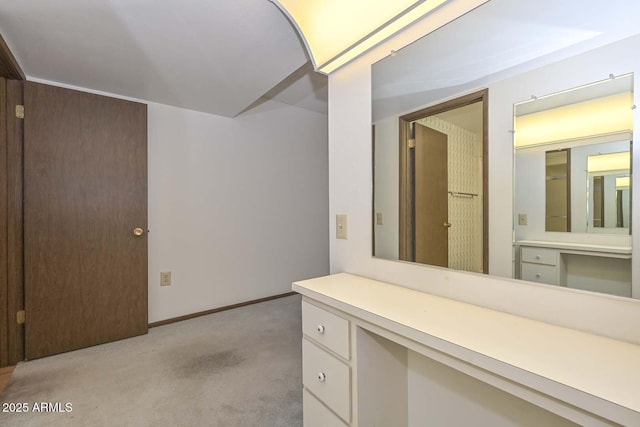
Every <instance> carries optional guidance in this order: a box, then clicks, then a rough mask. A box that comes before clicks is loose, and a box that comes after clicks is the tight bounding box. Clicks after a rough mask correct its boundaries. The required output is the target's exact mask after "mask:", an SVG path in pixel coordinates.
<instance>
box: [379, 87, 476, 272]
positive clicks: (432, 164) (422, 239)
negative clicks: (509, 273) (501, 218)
mask: <svg viewBox="0 0 640 427" xmlns="http://www.w3.org/2000/svg"><path fill="white" fill-rule="evenodd" d="M485 98H486V91H483V92H479V93H476V94H471V95H469V96H466V97H463V98H459V99H455V100H452V101H449V102H446V103H444V104H439V105H436V106H434V107H430V108H427V109H423V110H419V111H416V112H413V113H409V114H406V115H403V116H401V117H400V166H399V167H400V206H399V210H400V259H401V260H403V261H414V262H419V263H422V264H429V265H437V266H441V267H450V268H455V269H458V270H466V271H475V272H483V271H485V270H486V258H485V257H484V256H483V254H484V253H486V251H485V247H486V241H487V239H486V234H485V233H484V231H483V230H485V229H486V227H485V224H484V221H483V218H484V217H485V215H484V212H485V211H486V208H487V205H486V198H485V197H484V196H483V195H484V193H485V186H486V179H484V177H485V170H486V168H485V167H484V161H483V160H484V158H485V157H484V155H483V153H484V151H485V147H486V134H485V132H484V129H485V127H486V126H485V118H486V111H485V105H486V102H485ZM378 216H379V215H378V214H376V217H378Z"/></svg>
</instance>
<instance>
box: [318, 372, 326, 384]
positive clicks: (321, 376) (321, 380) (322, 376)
mask: <svg viewBox="0 0 640 427" xmlns="http://www.w3.org/2000/svg"><path fill="white" fill-rule="evenodd" d="M325 379H327V376H326V375H325V373H324V372H318V381H320V382H321V383H323V382H324V380H325Z"/></svg>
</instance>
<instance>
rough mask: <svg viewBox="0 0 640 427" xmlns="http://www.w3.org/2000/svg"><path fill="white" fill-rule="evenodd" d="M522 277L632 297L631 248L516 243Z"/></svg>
mask: <svg viewBox="0 0 640 427" xmlns="http://www.w3.org/2000/svg"><path fill="white" fill-rule="evenodd" d="M516 247H517V248H518V250H517V252H518V253H519V267H520V279H522V280H528V281H530V282H538V283H545V284H549V285H559V286H566V287H569V288H575V289H582V290H588V291H594V292H601V293H606V294H611V295H617V296H623V297H631V296H632V290H631V247H624V246H605V245H591V244H583V243H563V242H553V241H539V240H521V241H518V242H516Z"/></svg>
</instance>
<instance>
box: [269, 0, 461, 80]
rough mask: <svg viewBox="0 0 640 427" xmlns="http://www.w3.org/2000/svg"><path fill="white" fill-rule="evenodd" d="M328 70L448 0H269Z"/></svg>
mask: <svg viewBox="0 0 640 427" xmlns="http://www.w3.org/2000/svg"><path fill="white" fill-rule="evenodd" d="M270 1H271V2H272V3H274V4H275V5H276V6H278V7H279V8H280V9H281V10H282V12H284V14H285V15H287V16H288V17H289V19H290V20H291V22H292V23H293V24H294V25H295V26H296V27H297V29H298V32H299V34H300V36H301V37H302V39H303V41H304V43H305V45H306V47H307V51H308V52H309V55H310V56H311V61H312V62H313V66H314V68H315V69H316V71H319V72H321V73H324V74H329V73H331V72H332V71H334V70H336V69H338V68H339V67H341V66H343V65H345V64H346V63H348V62H349V61H351V60H352V59H355V58H356V57H358V56H359V55H361V54H362V53H364V52H366V51H367V50H369V49H371V48H372V47H374V46H376V45H377V44H378V43H380V42H382V41H384V40H386V39H387V38H389V37H391V36H392V35H394V34H396V33H397V32H398V31H400V30H402V29H403V28H405V27H406V26H408V25H409V24H411V23H413V22H415V21H416V20H418V19H420V18H422V17H424V16H426V15H427V14H428V13H430V12H432V11H433V10H435V9H436V8H437V7H439V6H441V5H442V4H444V3H447V2H449V1H451V0H421V1H415V0H270Z"/></svg>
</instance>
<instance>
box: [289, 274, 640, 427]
mask: <svg viewBox="0 0 640 427" xmlns="http://www.w3.org/2000/svg"><path fill="white" fill-rule="evenodd" d="M293 290H294V291H296V292H298V293H301V294H302V295H305V296H307V297H309V298H312V299H315V300H317V301H319V302H321V303H325V304H327V305H330V306H332V307H335V308H336V309H338V310H342V311H344V312H346V313H347V314H350V315H352V316H354V317H358V318H361V319H363V320H365V321H367V322H371V323H373V324H375V325H377V326H379V327H382V328H384V329H387V330H389V331H392V332H394V333H397V334H401V335H403V336H407V337H409V338H411V339H414V340H417V341H418V342H420V343H422V344H424V345H428V346H433V347H434V348H435V347H437V346H440V347H441V348H440V350H441V349H442V348H445V347H446V348H448V349H453V350H451V351H449V353H450V354H452V355H453V356H455V357H458V358H460V359H463V360H465V361H466V362H468V363H471V364H475V365H476V366H479V367H481V368H482V369H487V370H493V371H500V372H496V373H498V374H499V375H502V376H504V377H505V378H510V379H512V380H514V377H516V376H518V375H520V374H518V373H521V374H523V378H524V379H525V380H527V381H528V383H529V384H525V385H527V386H529V387H532V388H534V389H537V390H539V391H542V392H544V393H549V390H551V393H550V394H551V395H553V392H554V390H556V389H558V390H559V391H558V394H559V395H561V396H559V397H560V398H563V397H564V395H567V397H568V398H569V399H567V401H570V400H571V399H573V400H572V401H571V402H570V403H573V404H575V402H576V401H577V402H578V403H581V402H585V405H587V404H588V405H589V406H590V407H589V408H588V409H589V411H592V412H594V413H596V414H598V413H599V412H600V413H601V414H605V415H607V414H610V413H611V411H614V412H619V411H622V412H624V413H625V415H624V419H633V420H638V422H639V424H636V425H640V346H639V345H634V344H631V343H627V342H623V341H617V340H614V339H610V338H606V337H602V336H598V335H592V334H588V333H585V332H581V331H577V330H573V329H569V328H564V327H560V326H554V325H550V324H547V323H543V322H539V321H535V320H530V319H526V318H523V317H519V316H515V315H511V314H507V313H503V312H499V311H495V310H491V309H487V308H483V307H479V306H474V305H471V304H466V303H462V302H458V301H454V300H450V299H447V298H442V297H438V296H434V295H430V294H427V293H424V292H420V291H415V290H411V289H408V288H405V287H401V286H397V285H391V284H388V283H383V282H380V281H376V280H371V279H367V278H364V277H360V276H355V275H351V274H346V273H341V274H336V275H332V276H326V277H321V278H317V279H311V280H305V281H300V282H295V283H294V284H293ZM514 304H526V301H514ZM594 315H596V313H594ZM638 326H639V327H640V325H638ZM451 344H453V346H451ZM447 351H448V350H447ZM453 353H456V354H453ZM478 355H480V356H486V357H488V358H490V359H485V358H483V357H478ZM483 360H484V361H485V362H483ZM486 360H489V362H490V363H486ZM494 368H495V369H494ZM514 368H515V369H514ZM512 374H513V375H512ZM516 374H517V375H516ZM531 374H533V375H531ZM515 380H517V379H515ZM523 383H524V381H523ZM532 384H534V385H532ZM535 384H539V385H540V387H539V388H538V387H537V386H535ZM574 391H575V392H576V393H574ZM556 397H558V396H556ZM594 398H595V399H594ZM585 399H586V400H585Z"/></svg>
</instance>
